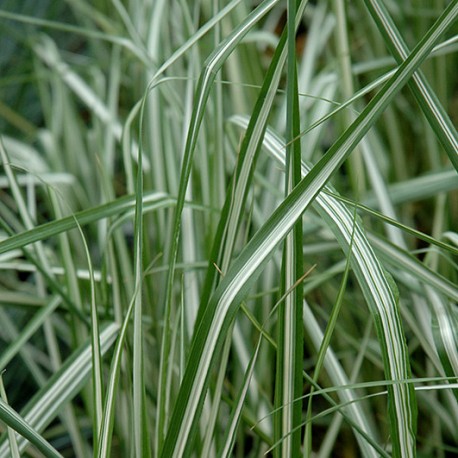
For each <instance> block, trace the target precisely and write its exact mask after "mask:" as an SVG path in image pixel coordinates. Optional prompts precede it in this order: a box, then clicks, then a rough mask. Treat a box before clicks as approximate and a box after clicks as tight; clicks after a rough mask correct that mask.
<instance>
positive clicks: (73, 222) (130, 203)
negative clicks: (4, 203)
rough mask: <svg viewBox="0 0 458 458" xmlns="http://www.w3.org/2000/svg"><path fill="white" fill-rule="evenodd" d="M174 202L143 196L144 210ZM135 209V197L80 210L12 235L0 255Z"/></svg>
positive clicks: (160, 196)
mask: <svg viewBox="0 0 458 458" xmlns="http://www.w3.org/2000/svg"><path fill="white" fill-rule="evenodd" d="M174 203H175V200H174V199H172V198H171V197H168V196H167V195H166V194H164V193H160V192H148V193H145V194H144V196H143V205H144V207H145V211H146V210H156V209H159V208H164V207H170V206H172V205H173V204H174ZM134 208H135V196H124V197H120V198H119V199H116V200H114V201H112V202H108V203H106V204H103V205H98V206H97V207H93V208H90V209H88V210H82V211H80V212H77V213H75V214H73V215H70V216H66V217H64V218H61V219H58V220H56V221H50V222H49V223H44V224H41V225H40V226H36V227H34V228H33V229H30V230H28V231H24V232H21V233H20V234H15V235H12V236H11V237H8V238H7V239H5V240H2V241H0V254H2V253H6V252H8V251H11V250H15V249H17V248H23V247H25V246H27V245H29V244H31V243H35V242H38V241H40V240H44V239H47V238H50V237H53V236H54V235H58V234H60V233H62V232H67V231H69V230H71V229H75V228H76V227H78V224H79V225H80V226H85V225H86V224H90V223H93V222H95V221H99V220H101V219H104V218H110V217H113V216H117V215H120V214H122V213H124V212H129V211H132V210H133V209H134Z"/></svg>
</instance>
